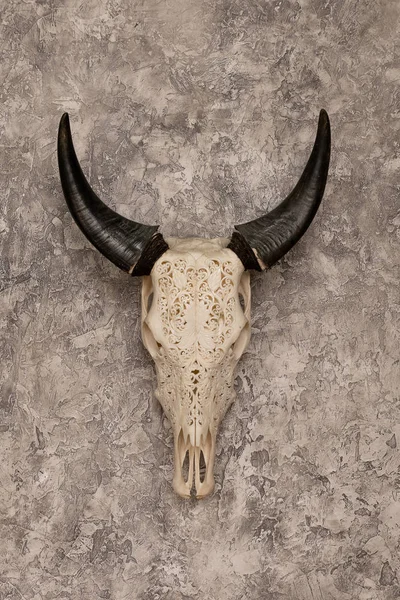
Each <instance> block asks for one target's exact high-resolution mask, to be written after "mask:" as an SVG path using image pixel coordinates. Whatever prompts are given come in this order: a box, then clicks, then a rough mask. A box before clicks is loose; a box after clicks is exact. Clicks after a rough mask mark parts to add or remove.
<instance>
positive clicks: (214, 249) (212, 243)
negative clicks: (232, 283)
mask: <svg viewBox="0 0 400 600" xmlns="http://www.w3.org/2000/svg"><path fill="white" fill-rule="evenodd" d="M166 242H167V244H168V246H169V250H167V251H166V252H165V253H164V254H163V256H162V257H161V260H162V259H164V260H165V258H168V257H170V258H175V257H176V256H177V255H182V256H184V257H185V258H187V259H189V258H190V257H191V260H192V261H194V262H197V261H199V260H201V257H204V258H217V257H219V256H220V257H223V256H224V257H226V256H229V257H230V258H231V259H232V260H233V261H235V264H238V265H239V264H241V261H240V259H239V258H238V257H237V256H236V254H235V253H234V252H232V251H231V250H228V249H227V248H226V247H227V245H228V244H229V239H228V238H212V239H206V238H166ZM221 251H223V252H222V254H220V253H221Z"/></svg>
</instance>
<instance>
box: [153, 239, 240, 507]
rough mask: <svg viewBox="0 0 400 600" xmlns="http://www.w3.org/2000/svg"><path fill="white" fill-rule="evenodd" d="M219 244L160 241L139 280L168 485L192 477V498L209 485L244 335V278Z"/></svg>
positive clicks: (181, 485) (179, 485)
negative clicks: (169, 440)
mask: <svg viewBox="0 0 400 600" xmlns="http://www.w3.org/2000/svg"><path fill="white" fill-rule="evenodd" d="M227 243H228V240H222V239H218V240H204V239H188V240H175V239H172V240H168V245H169V248H170V249H169V250H168V251H167V252H166V253H165V254H164V255H163V256H162V257H161V258H160V259H159V260H158V261H157V262H156V263H155V265H154V267H153V270H152V274H151V277H148V278H146V280H145V281H144V285H143V311H142V315H143V316H142V319H143V321H142V322H143V329H142V333H143V341H144V343H145V345H146V347H147V348H148V350H149V352H150V353H151V355H152V357H153V358H154V361H155V363H156V371H157V379H158V387H157V390H156V396H157V398H158V399H159V401H160V402H161V404H162V406H163V409H164V411H165V413H166V415H167V416H168V418H169V420H170V422H171V424H172V426H173V429H174V437H175V476H174V486H175V489H176V491H177V492H178V493H179V494H181V495H184V496H189V495H190V491H191V488H192V482H193V475H194V478H195V487H196V494H197V496H203V495H206V494H208V493H210V491H211V490H212V488H213V486H214V478H213V468H212V463H213V460H214V458H213V457H214V448H215V439H216V434H217V428H218V425H219V423H220V421H221V419H222V417H223V416H224V414H225V412H226V410H227V408H228V407H229V405H230V404H231V403H232V402H233V400H234V398H235V394H234V390H233V376H234V369H235V366H236V363H237V362H238V360H239V358H240V356H241V355H242V353H243V351H244V349H245V347H246V346H247V343H248V341H249V338H250V286H249V277H248V274H247V273H245V272H244V268H243V264H242V263H241V261H240V260H239V259H238V257H237V256H236V255H235V254H234V252H232V251H231V250H229V249H227V248H226V247H225V246H226V245H227ZM151 294H152V295H153V297H152V299H151V305H150V306H148V304H149V300H150V296H151ZM240 296H242V302H243V307H242V305H241V300H240ZM186 456H188V459H189V468H188V474H187V477H184V475H183V473H182V466H183V463H184V461H185V457H186ZM201 466H202V467H203V468H202V469H201Z"/></svg>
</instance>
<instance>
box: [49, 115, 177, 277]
mask: <svg viewBox="0 0 400 600" xmlns="http://www.w3.org/2000/svg"><path fill="white" fill-rule="evenodd" d="M58 166H59V169H60V178H61V185H62V189H63V192H64V196H65V200H66V201H67V204H68V208H69V210H70V212H71V214H72V216H73V218H74V219H75V221H76V223H77V225H78V226H79V227H80V229H81V230H82V231H83V233H84V234H85V236H86V237H87V239H88V240H89V242H91V243H92V244H93V246H95V247H96V248H97V249H98V250H99V251H100V252H101V253H102V254H104V256H105V257H106V258H108V259H109V260H111V262H113V263H114V264H115V265H117V267H119V268H120V269H122V270H123V271H127V272H128V273H129V274H130V275H149V274H150V271H151V269H152V267H153V265H154V263H155V262H156V260H157V259H158V258H159V257H160V256H161V255H162V254H163V253H164V252H165V251H166V250H167V249H168V245H167V244H166V242H165V240H164V238H163V236H162V235H161V234H160V233H157V230H158V226H157V225H142V224H141V223H136V222H135V221H131V220H130V219H126V218H125V217H122V216H121V215H119V214H118V213H116V212H115V211H113V210H111V208H109V207H108V206H107V205H106V204H104V202H102V201H101V200H100V198H98V197H97V195H96V194H95V193H94V191H93V190H92V188H91V187H90V185H89V183H88V182H87V180H86V177H85V176H84V174H83V172H82V169H81V167H80V165H79V162H78V159H77V157H76V154H75V150H74V145H73V143H72V136H71V128H70V125H69V117H68V114H67V113H65V114H64V115H63V116H62V117H61V121H60V127H59V130H58Z"/></svg>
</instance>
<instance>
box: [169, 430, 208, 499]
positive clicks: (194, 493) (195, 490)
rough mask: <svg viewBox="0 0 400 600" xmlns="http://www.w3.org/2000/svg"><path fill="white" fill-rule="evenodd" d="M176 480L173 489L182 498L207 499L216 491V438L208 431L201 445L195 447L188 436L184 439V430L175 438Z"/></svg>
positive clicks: (202, 438) (174, 479)
mask: <svg viewBox="0 0 400 600" xmlns="http://www.w3.org/2000/svg"><path fill="white" fill-rule="evenodd" d="M174 450H175V451H174V459H175V460H174V463H175V464H174V478H173V488H174V490H175V492H176V493H177V494H179V496H181V497H182V498H191V497H195V498H197V499H201V498H205V497H206V496H208V495H209V494H211V492H212V491H213V489H214V473H213V470H214V454H215V437H214V436H212V435H211V432H210V430H208V432H207V435H206V436H205V439H204V437H203V436H201V440H200V444H199V445H193V444H192V443H191V441H190V437H189V436H188V437H187V438H186V440H185V439H184V434H183V430H182V428H180V429H179V433H178V434H177V435H176V436H174ZM187 458H188V465H187V466H188V471H187V477H185V474H184V472H183V471H184V465H185V461H186V459H187Z"/></svg>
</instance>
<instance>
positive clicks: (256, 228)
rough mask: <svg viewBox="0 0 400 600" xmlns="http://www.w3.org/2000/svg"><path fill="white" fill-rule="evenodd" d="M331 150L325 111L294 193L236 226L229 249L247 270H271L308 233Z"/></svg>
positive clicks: (319, 199) (320, 116)
mask: <svg viewBox="0 0 400 600" xmlns="http://www.w3.org/2000/svg"><path fill="white" fill-rule="evenodd" d="M330 149H331V130H330V125H329V117H328V114H327V112H326V111H325V110H321V112H320V115H319V121H318V130H317V136H316V138H315V143H314V147H313V149H312V152H311V156H310V158H309V159H308V162H307V165H306V167H305V169H304V171H303V174H302V176H301V177H300V180H299V182H298V183H297V185H296V187H295V188H294V190H293V191H292V192H291V193H290V194H289V195H288V196H287V197H286V198H285V200H283V201H282V202H281V203H280V204H278V206H277V207H276V208H274V209H273V210H271V211H270V212H269V213H267V214H266V215H264V216H262V217H259V218H258V219H255V220H254V221H249V222H248V223H243V224H242V225H235V229H236V231H234V233H233V234H232V238H231V241H230V243H229V246H228V248H230V249H231V250H233V251H234V252H235V253H236V254H237V255H238V257H239V258H240V259H241V261H242V263H243V264H244V266H245V268H246V269H255V270H257V271H261V270H263V269H268V268H270V267H271V266H272V265H273V264H274V263H276V262H277V261H278V260H279V259H280V258H282V256H283V255H284V254H286V252H288V250H290V248H292V246H294V245H295V244H296V242H298V241H299V239H300V238H301V236H302V235H303V234H304V233H305V232H306V231H307V229H308V227H309V225H310V224H311V221H312V220H313V218H314V217H315V214H316V212H317V210H318V207H319V205H320V202H321V200H322V196H323V194H324V190H325V184H326V180H327V177H328V169H329V158H330Z"/></svg>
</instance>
